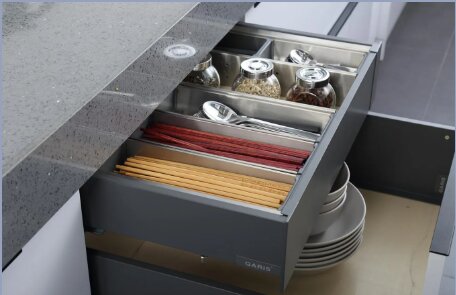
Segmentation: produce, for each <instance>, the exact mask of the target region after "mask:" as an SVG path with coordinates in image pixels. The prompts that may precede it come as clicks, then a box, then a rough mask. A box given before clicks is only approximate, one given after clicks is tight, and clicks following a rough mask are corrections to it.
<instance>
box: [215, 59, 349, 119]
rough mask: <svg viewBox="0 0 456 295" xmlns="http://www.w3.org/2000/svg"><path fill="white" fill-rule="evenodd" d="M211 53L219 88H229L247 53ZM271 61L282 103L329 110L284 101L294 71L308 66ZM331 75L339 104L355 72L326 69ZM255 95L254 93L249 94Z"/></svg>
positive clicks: (292, 79) (291, 82)
mask: <svg viewBox="0 0 456 295" xmlns="http://www.w3.org/2000/svg"><path fill="white" fill-rule="evenodd" d="M211 55H212V64H213V65H214V67H215V68H216V69H217V70H218V72H219V74H220V89H221V90H228V91H229V90H231V86H232V84H233V81H234V80H235V79H236V77H237V76H238V74H239V69H240V67H241V63H242V62H243V61H244V60H246V59H248V58H250V56H247V55H237V54H232V53H228V52H224V51H218V50H213V51H212V52H211ZM271 61H272V63H273V64H274V71H275V75H276V77H277V79H278V80H279V82H280V85H281V95H280V96H281V98H282V100H281V102H282V103H284V104H292V105H300V106H301V107H308V108H317V109H320V111H323V112H324V111H326V112H328V111H331V109H327V108H323V107H317V106H312V105H304V104H301V103H295V102H289V101H285V100H284V99H285V97H286V94H287V91H288V89H290V87H291V86H292V85H293V84H294V83H295V74H296V71H297V70H298V69H300V68H305V67H308V66H302V65H297V64H294V63H289V62H286V61H278V60H274V59H271ZM328 71H329V73H330V75H331V77H330V83H331V85H332V86H333V88H334V90H335V92H336V97H337V100H336V105H337V106H340V105H341V104H342V103H343V100H344V98H345V97H346V96H347V94H348V91H349V90H350V88H351V86H352V85H353V82H354V81H355V78H356V74H354V73H350V72H344V71H338V70H334V69H328ZM247 95H249V94H247ZM251 96H255V95H251ZM258 97H261V98H262V99H265V100H274V98H268V97H264V96H258Z"/></svg>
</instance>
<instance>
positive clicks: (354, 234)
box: [301, 223, 364, 254]
mask: <svg viewBox="0 0 456 295" xmlns="http://www.w3.org/2000/svg"><path fill="white" fill-rule="evenodd" d="M362 230H364V223H362V224H361V228H359V229H357V230H356V231H355V232H354V233H353V234H351V235H349V236H348V237H346V238H345V239H343V240H340V241H338V242H336V243H333V244H329V245H326V246H323V247H317V248H304V249H302V251H301V253H303V254H304V253H306V254H307V253H317V252H321V251H327V250H331V249H334V248H337V247H339V246H341V245H343V244H345V243H347V242H348V241H349V240H351V239H353V238H354V237H355V236H356V235H358V234H359V233H360V231H362Z"/></svg>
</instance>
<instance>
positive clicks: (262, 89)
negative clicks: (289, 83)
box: [231, 58, 281, 98]
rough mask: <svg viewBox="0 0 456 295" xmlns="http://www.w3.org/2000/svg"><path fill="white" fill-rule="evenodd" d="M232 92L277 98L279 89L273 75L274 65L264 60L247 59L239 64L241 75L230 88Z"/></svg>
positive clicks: (277, 81) (278, 84)
mask: <svg viewBox="0 0 456 295" xmlns="http://www.w3.org/2000/svg"><path fill="white" fill-rule="evenodd" d="M231 88H232V90H234V91H239V92H244V93H248V94H254V95H261V96H268V97H273V98H279V97H280V93H281V89H280V83H279V80H278V79H277V77H276V76H275V75H274V64H273V63H272V62H271V61H269V60H267V59H264V58H249V59H247V60H244V61H243V62H242V63H241V73H240V74H239V75H238V77H237V78H236V79H235V80H234V82H233V86H232V87H231Z"/></svg>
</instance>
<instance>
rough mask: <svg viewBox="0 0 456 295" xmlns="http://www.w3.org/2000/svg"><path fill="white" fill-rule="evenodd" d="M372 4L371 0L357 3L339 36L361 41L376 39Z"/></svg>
mask: <svg viewBox="0 0 456 295" xmlns="http://www.w3.org/2000/svg"><path fill="white" fill-rule="evenodd" d="M372 5H373V3H370V2H360V3H358V4H357V5H356V7H355V9H354V10H353V12H352V13H351V15H350V17H349V18H348V19H347V21H346V22H345V24H344V26H343V27H342V29H341V30H340V31H339V34H338V36H339V37H343V38H348V39H353V40H356V41H360V42H368V43H371V42H373V41H375V32H374V27H375V24H373V23H372V20H373V18H372Z"/></svg>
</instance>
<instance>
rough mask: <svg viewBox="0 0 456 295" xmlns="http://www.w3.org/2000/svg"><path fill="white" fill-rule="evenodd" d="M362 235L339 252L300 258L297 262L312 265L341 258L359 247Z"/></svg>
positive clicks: (301, 264) (300, 264)
mask: <svg viewBox="0 0 456 295" xmlns="http://www.w3.org/2000/svg"><path fill="white" fill-rule="evenodd" d="M362 237H363V236H362V235H361V236H359V238H358V239H357V240H355V241H354V243H352V244H351V245H348V246H346V247H344V248H342V249H341V250H340V251H339V252H336V253H333V254H331V255H327V256H323V257H313V258H299V259H298V262H297V263H296V265H297V266H304V267H306V266H312V265H315V264H317V263H326V262H328V261H332V260H333V259H339V258H340V257H341V256H344V255H345V254H347V253H350V252H351V251H353V249H355V248H356V247H358V245H359V243H360V242H361V240H362Z"/></svg>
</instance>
